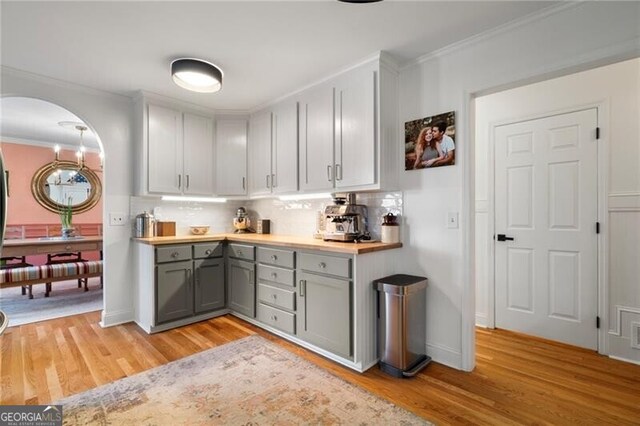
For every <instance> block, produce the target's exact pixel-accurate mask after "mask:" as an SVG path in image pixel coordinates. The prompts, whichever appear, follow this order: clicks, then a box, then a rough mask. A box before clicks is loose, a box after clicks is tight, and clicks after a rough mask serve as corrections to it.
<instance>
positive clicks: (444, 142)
mask: <svg viewBox="0 0 640 426" xmlns="http://www.w3.org/2000/svg"><path fill="white" fill-rule="evenodd" d="M446 130H447V124H446V123H445V122H444V121H439V122H437V123H435V124H434V125H433V127H432V134H433V139H434V140H435V141H436V142H437V143H438V144H439V145H440V150H441V151H442V158H440V159H438V160H436V161H435V162H433V164H431V167H437V166H449V165H451V164H454V163H455V160H456V153H455V149H456V145H455V143H454V142H453V139H451V137H450V136H447V135H445V134H444V132H445V131H446Z"/></svg>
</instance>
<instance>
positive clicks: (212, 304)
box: [193, 258, 225, 314]
mask: <svg viewBox="0 0 640 426" xmlns="http://www.w3.org/2000/svg"><path fill="white" fill-rule="evenodd" d="M193 270H194V275H193V278H194V281H195V283H194V284H195V285H194V288H195V297H194V301H195V312H196V313H197V314H199V313H203V312H208V311H213V310H215V309H222V308H224V305H225V300H224V293H225V291H224V259H223V258H213V259H197V260H194V261H193Z"/></svg>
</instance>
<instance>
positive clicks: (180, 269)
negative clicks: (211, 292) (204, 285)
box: [156, 260, 193, 324]
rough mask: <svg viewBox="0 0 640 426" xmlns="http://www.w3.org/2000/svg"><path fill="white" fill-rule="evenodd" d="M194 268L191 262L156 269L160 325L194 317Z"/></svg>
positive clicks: (166, 265) (159, 266)
mask: <svg viewBox="0 0 640 426" xmlns="http://www.w3.org/2000/svg"><path fill="white" fill-rule="evenodd" d="M192 266H193V265H192V262H191V261H190V260H189V261H184V262H174V263H164V264H162V265H158V266H157V267H156V273H157V276H156V296H157V300H156V307H157V323H158V324H160V323H163V322H167V321H173V320H177V319H180V318H184V317H188V316H191V315H193V285H192Z"/></svg>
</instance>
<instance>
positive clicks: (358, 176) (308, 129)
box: [297, 59, 401, 192]
mask: <svg viewBox="0 0 640 426" xmlns="http://www.w3.org/2000/svg"><path fill="white" fill-rule="evenodd" d="M397 82H398V75H397V72H396V71H395V70H393V68H391V67H389V66H388V65H387V64H385V63H384V62H383V61H382V60H381V59H375V60H372V61H369V62H366V63H364V64H363V65H360V66H358V67H355V68H353V69H351V70H349V71H346V72H344V73H341V74H339V75H337V76H336V77H334V78H332V79H330V80H329V81H327V82H325V83H322V84H320V85H318V86H314V87H313V88H311V89H308V90H305V91H303V92H301V93H300V94H298V95H297V97H298V99H300V156H299V166H300V189H301V190H303V191H306V192H311V191H332V190H340V191H369V190H393V189H397V185H398V172H399V167H400V160H399V152H400V149H401V146H400V142H399V141H401V138H400V136H399V132H398V120H399V118H398V83H397Z"/></svg>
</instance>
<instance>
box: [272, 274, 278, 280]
mask: <svg viewBox="0 0 640 426" xmlns="http://www.w3.org/2000/svg"><path fill="white" fill-rule="evenodd" d="M271 278H273V279H274V280H275V279H276V278H278V274H276V273H275V272H272V273H271Z"/></svg>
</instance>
